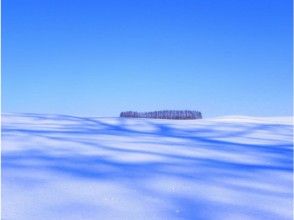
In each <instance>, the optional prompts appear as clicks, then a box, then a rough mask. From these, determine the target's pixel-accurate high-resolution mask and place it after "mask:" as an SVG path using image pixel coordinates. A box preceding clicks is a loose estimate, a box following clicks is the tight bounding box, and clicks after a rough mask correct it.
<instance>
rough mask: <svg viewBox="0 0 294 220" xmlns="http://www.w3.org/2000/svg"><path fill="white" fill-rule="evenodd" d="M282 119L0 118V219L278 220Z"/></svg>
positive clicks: (284, 194)
mask: <svg viewBox="0 0 294 220" xmlns="http://www.w3.org/2000/svg"><path fill="white" fill-rule="evenodd" d="M292 120H293V119H292V118H290V117H280V118H277V117H276V118H269V117H268V118H257V117H244V116H229V117H219V118H214V119H203V120H184V121H176V120H151V119H122V118H86V117H75V116H66V115H42V114H4V115H3V116H2V218H3V219H8V220H40V219H42V220H46V219H50V220H51V219H52V220H56V219H62V220H67V219H70V220H76V219H79V220H80V219H87V220H88V219H90V220H91V219H95V220H100V219H101V220H108V219H114V220H121V219H122V220H129V219H131V220H145V219H146V220H155V219H156V220H158V219H160V220H161V219H167V220H173V219H191V220H204V219H213V220H216V219H217V220H221V219H225V220H230V219H232V220H242V219H246V220H251V219H260V220H264V219H266V220H279V219H289V220H290V219H292V217H293V216H292V215H293V214H292V213H293V210H292V208H293V202H292V196H293V188H292V184H293V179H292V178H293V176H292V175H293V167H292V162H293V158H292V156H293V154H292V152H293V128H292Z"/></svg>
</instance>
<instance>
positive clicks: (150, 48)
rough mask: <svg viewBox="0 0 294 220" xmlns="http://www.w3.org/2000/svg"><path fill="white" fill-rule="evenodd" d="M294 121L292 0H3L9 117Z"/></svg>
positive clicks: (5, 109)
mask: <svg viewBox="0 0 294 220" xmlns="http://www.w3.org/2000/svg"><path fill="white" fill-rule="evenodd" d="M162 109H179V110H180V109H191V110H193V109H195V110H201V111H202V112H203V115H204V116H206V117H213V116H220V115H255V116H276V115H291V114H292V1H291V0H246V1H245V0H103V1H102V0H2V111H3V112H35V113H58V114H73V115H89V116H94V115H95V116H117V115H118V114H119V112H120V111H123V110H138V111H149V110H162Z"/></svg>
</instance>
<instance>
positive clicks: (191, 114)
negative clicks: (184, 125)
mask: <svg viewBox="0 0 294 220" xmlns="http://www.w3.org/2000/svg"><path fill="white" fill-rule="evenodd" d="M120 117H123V118H158V119H201V118H202V114H201V112H199V111H188V110H184V111H175V110H164V111H153V112H134V111H127V112H121V113H120Z"/></svg>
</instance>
